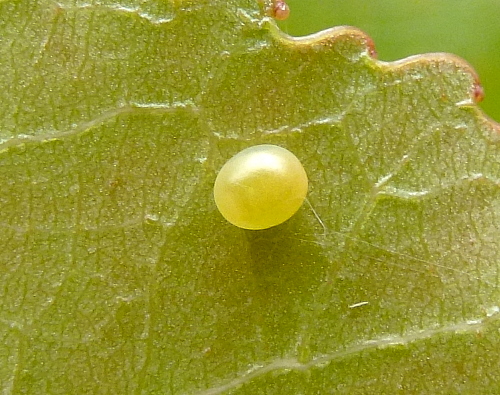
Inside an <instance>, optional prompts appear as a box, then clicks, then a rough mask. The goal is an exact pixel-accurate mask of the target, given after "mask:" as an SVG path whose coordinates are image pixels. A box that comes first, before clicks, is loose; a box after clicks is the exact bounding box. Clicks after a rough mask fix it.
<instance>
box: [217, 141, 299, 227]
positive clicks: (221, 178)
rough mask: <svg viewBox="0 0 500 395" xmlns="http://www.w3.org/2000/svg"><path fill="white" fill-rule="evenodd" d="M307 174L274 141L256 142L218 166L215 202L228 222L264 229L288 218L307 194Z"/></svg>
mask: <svg viewBox="0 0 500 395" xmlns="http://www.w3.org/2000/svg"><path fill="white" fill-rule="evenodd" d="M307 186H308V180H307V174H306V171H305V170H304V167H303V166H302V164H301V163H300V161H299V160H298V159H297V157H296V156H295V155H294V154H292V153H291V152H290V151H288V150H287V149H285V148H282V147H278V146H277V145H270V144H263V145H256V146H253V147H250V148H247V149H244V150H243V151H241V152H239V153H238V154H236V155H235V156H233V157H232V158H231V159H229V160H228V161H227V162H226V164H225V165H224V166H222V168H221V170H220V172H219V174H218V175H217V179H216V180H215V185H214V198H215V204H216V205H217V207H218V208H219V211H220V212H221V214H222V215H223V217H224V218H226V219H227V220H228V221H229V222H230V223H232V224H233V225H236V226H239V227H240V228H244V229H255V230H256V229H267V228H270V227H272V226H276V225H279V224H281V223H283V222H285V221H286V220H287V219H289V218H290V217H291V216H292V215H293V214H295V213H296V212H297V210H298V209H299V208H300V206H301V205H302V203H303V202H304V199H305V198H306V195H307Z"/></svg>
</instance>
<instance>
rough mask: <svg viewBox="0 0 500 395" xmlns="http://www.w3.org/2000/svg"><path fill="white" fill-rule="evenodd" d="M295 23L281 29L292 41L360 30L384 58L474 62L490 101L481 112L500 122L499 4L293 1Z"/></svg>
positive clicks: (445, 0)
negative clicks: (445, 56) (446, 56)
mask: <svg viewBox="0 0 500 395" xmlns="http://www.w3.org/2000/svg"><path fill="white" fill-rule="evenodd" d="M288 4H289V5H290V8H291V11H292V12H291V14H290V18H288V19H287V20H286V21H284V22H281V23H280V26H281V27H282V28H283V30H284V31H285V32H287V33H288V34H291V35H305V34H311V33H314V32H316V31H318V30H321V29H326V28H329V27H331V26H335V25H351V26H357V27H359V28H361V29H362V30H363V31H365V32H366V33H368V34H369V35H370V37H372V38H373V40H374V41H375V42H376V43H377V52H378V53H379V58H380V59H383V60H395V59H400V58H403V57H405V56H410V55H413V54H416V53H425V52H450V53H454V54H456V55H459V56H461V57H463V58H464V59H466V60H467V61H468V62H470V63H471V64H472V65H473V66H474V68H475V69H476V70H477V72H478V74H479V75H480V77H481V83H482V85H483V86H484V90H485V92H486V97H485V100H484V102H482V103H481V107H482V108H483V109H484V110H485V111H486V113H487V114H489V115H490V116H491V117H493V118H494V119H496V120H497V121H498V120H500V105H498V103H500V78H499V76H500V51H498V47H499V45H500V42H499V37H500V24H499V23H498V21H499V20H500V7H499V6H498V2H497V1H496V0H483V1H467V2H461V3H460V4H457V2H456V1H455V0H439V1H432V2H430V1H400V0H376V1H370V2H368V1H365V0H350V1H344V0H329V1H323V0H308V1H302V0H288Z"/></svg>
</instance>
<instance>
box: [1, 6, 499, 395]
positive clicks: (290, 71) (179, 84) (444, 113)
mask: <svg viewBox="0 0 500 395" xmlns="http://www.w3.org/2000/svg"><path fill="white" fill-rule="evenodd" d="M0 37H1V45H0V51H1V53H0V69H1V70H2V73H0V88H1V89H0V98H1V102H2V106H1V110H0V111H1V117H0V118H1V121H0V122H1V124H0V125H1V127H0V138H1V141H2V143H1V147H0V182H1V185H2V188H1V189H0V207H1V211H0V229H1V232H2V233H1V237H0V243H1V248H0V262H1V265H2V266H1V267H2V270H1V272H0V275H1V277H0V283H1V287H0V290H1V291H0V300H1V301H2V302H1V304H0V334H1V337H2V341H3V344H4V347H3V349H1V350H0V383H1V385H2V390H3V391H4V392H5V393H14V394H17V393H33V394H35V393H36V394H40V393H61V394H62V393H65V394H66V393H116V394H128V393H161V394H165V393H167V394H169V393H171V394H177V393H200V394H216V393H222V392H231V393H233V392H234V393H249V394H256V393H276V394H282V393H328V392H339V393H342V392H345V393H356V392H360V393H361V392H370V393H388V392H394V391H396V390H402V391H405V392H408V391H410V392H425V391H431V392H433V393H440V392H442V393H450V392H454V391H461V392H467V391H472V390H474V391H478V390H481V389H482V390H484V391H485V390H486V389H488V388H495V386H497V387H498V377H500V375H499V373H500V371H499V369H500V367H499V365H498V358H497V356H496V352H495V349H496V346H497V345H498V340H499V339H498V337H499V331H498V329H499V322H498V310H499V307H498V297H499V289H498V281H499V273H498V269H499V267H498V263H499V257H500V245H499V243H498V239H499V212H500V189H499V176H498V175H499V171H500V147H499V144H500V143H499V141H500V140H499V136H500V135H499V133H500V128H499V127H498V125H496V124H493V123H492V122H490V121H488V120H487V119H486V118H485V117H484V116H483V114H482V113H481V112H480V111H479V110H478V109H477V107H476V105H475V103H474V100H475V97H476V96H475V94H477V92H478V90H477V89H478V88H477V87H478V85H477V79H476V77H475V75H474V73H473V71H472V70H471V69H470V67H469V66H468V65H466V64H465V63H464V62H463V61H461V60H460V59H458V58H455V57H452V56H445V55H427V56H419V57H413V58H408V59H406V60H403V61H400V62H394V63H384V62H379V61H376V60H375V59H374V58H373V57H372V56H371V55H372V53H373V44H372V42H371V40H370V39H369V38H368V37H367V36H366V35H364V34H363V33H362V32H360V31H358V30H356V29H353V28H335V29H331V30H328V31H325V32H321V33H319V34H317V35H313V36H309V37H306V38H301V39H294V38H291V37H288V36H286V35H284V34H282V33H281V32H280V31H279V30H278V29H277V28H276V26H275V24H274V22H272V21H270V20H269V19H268V18H267V17H264V16H263V12H262V10H261V9H260V8H259V6H258V4H257V3H255V2H253V1H244V0H231V1H224V2H223V1H187V0H186V1H184V0H183V1H169V2H166V1H158V2H147V3H142V2H134V1H129V2H126V3H118V2H113V1H109V2H100V3H92V4H91V3H84V2H78V1H76V2H59V3H54V2H49V1H43V0H40V1H38V2H28V1H20V0H6V1H3V2H1V3H0ZM260 143H272V144H278V145H281V146H284V147H287V148H288V149H290V150H291V151H293V152H294V153H295V154H296V155H297V156H298V157H299V158H300V159H301V161H302V162H303V164H304V167H305V168H306V171H307V172H308V175H309V179H310V192H309V195H308V203H307V204H305V205H304V206H303V207H302V208H301V210H300V211H299V212H298V213H297V214H296V215H295V216H294V217H293V218H292V219H290V220H289V221H287V222H286V223H284V224H283V225H280V226H278V227H275V228H271V229H268V230H265V231H244V230H242V229H239V228H236V227H234V226H232V225H230V224H228V223H227V222H225V221H224V219H223V218H222V217H221V215H220V214H219V213H218V211H217V209H216V207H215V204H214V202H213V198H212V186H213V182H214V179H215V175H216V173H217V171H218V169H219V168H220V167H221V166H222V165H223V163H224V162H225V161H226V160H227V159H228V158H229V157H231V156H232V155H233V154H235V153H236V152H238V151H239V150H241V149H243V148H245V147H247V146H250V145H254V144H260Z"/></svg>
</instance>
